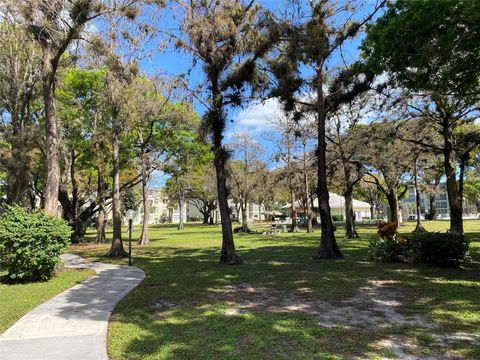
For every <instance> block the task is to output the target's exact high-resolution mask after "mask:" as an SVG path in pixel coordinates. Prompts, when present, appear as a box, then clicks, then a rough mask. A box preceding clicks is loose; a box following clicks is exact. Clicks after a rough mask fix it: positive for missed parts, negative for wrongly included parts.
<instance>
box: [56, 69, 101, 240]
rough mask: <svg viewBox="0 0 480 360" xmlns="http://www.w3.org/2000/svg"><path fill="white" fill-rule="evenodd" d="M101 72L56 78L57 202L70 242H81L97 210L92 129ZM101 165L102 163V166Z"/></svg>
mask: <svg viewBox="0 0 480 360" xmlns="http://www.w3.org/2000/svg"><path fill="white" fill-rule="evenodd" d="M104 75H105V71H103V70H83V69H78V68H69V69H67V70H66V71H65V72H63V74H62V76H59V77H58V80H59V81H58V88H57V100H58V109H57V112H58V115H59V117H61V119H62V123H61V129H62V131H61V137H60V146H61V151H60V153H61V155H62V159H63V161H62V177H61V180H62V181H61V186H60V189H59V201H60V204H61V206H62V210H63V218H64V219H65V220H67V221H68V222H69V224H70V225H71V226H72V229H73V232H72V242H74V243H77V242H79V241H80V240H82V239H83V236H84V234H85V230H86V225H87V222H88V220H89V219H90V218H91V217H92V216H93V214H94V213H95V212H96V210H97V202H96V199H95V196H94V193H95V192H96V191H97V190H98V189H97V187H95V186H94V185H95V180H97V179H95V178H96V177H97V176H96V175H97V174H96V172H97V171H98V165H95V163H96V162H97V161H98V160H99V159H98V157H97V156H96V151H95V150H96V149H95V144H96V140H97V138H96V133H95V130H96V129H95V127H96V126H97V124H96V122H97V120H98V117H99V116H101V104H100V99H99V97H100V94H101V92H102V88H103V80H104ZM102 165H103V164H102Z"/></svg>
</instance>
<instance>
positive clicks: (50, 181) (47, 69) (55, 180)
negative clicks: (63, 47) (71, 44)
mask: <svg viewBox="0 0 480 360" xmlns="http://www.w3.org/2000/svg"><path fill="white" fill-rule="evenodd" d="M53 60H54V55H53V53H52V49H51V48H50V47H49V46H43V69H42V75H43V79H42V82H43V101H44V106H45V130H46V148H45V154H46V163H47V179H46V184H45V204H44V210H45V212H46V213H47V214H48V215H52V216H58V191H59V189H60V150H59V146H58V129H59V125H58V120H57V116H56V108H55V66H54V64H53Z"/></svg>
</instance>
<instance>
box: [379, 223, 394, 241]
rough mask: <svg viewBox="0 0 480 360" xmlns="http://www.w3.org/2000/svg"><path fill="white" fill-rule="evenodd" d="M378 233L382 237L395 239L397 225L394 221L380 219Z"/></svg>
mask: <svg viewBox="0 0 480 360" xmlns="http://www.w3.org/2000/svg"><path fill="white" fill-rule="evenodd" d="M377 233H378V236H380V237H381V238H382V239H385V238H386V239H391V240H393V239H395V236H396V235H397V225H396V224H395V223H392V222H386V221H380V222H379V223H378V225H377Z"/></svg>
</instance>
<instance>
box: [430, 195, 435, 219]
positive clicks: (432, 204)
mask: <svg viewBox="0 0 480 360" xmlns="http://www.w3.org/2000/svg"><path fill="white" fill-rule="evenodd" d="M429 215H430V219H431V220H437V200H436V195H430V210H429Z"/></svg>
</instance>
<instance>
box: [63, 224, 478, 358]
mask: <svg viewBox="0 0 480 360" xmlns="http://www.w3.org/2000/svg"><path fill="white" fill-rule="evenodd" d="M424 225H425V227H426V229H427V230H429V231H445V230H446V229H447V228H448V223H447V222H442V221H436V222H426V223H425V224H424ZM465 227H466V237H467V239H468V240H469V241H470V251H471V257H472V260H471V262H470V263H468V264H465V265H463V266H462V267H461V268H459V269H451V268H439V267H433V266H428V265H413V264H402V263H396V264H378V263H371V262H368V261H367V256H368V242H369V240H371V239H372V238H373V237H377V236H378V235H377V233H376V228H375V227H374V226H371V227H359V228H358V229H357V230H358V232H359V235H360V236H361V238H360V239H355V240H344V239H343V237H344V233H343V231H342V230H341V228H340V227H339V228H338V230H337V231H336V236H337V240H338V242H339V245H340V247H341V249H342V252H343V253H344V254H345V257H344V259H341V260H336V261H325V262H319V261H315V260H313V259H312V258H311V256H312V254H314V252H315V250H316V246H318V242H317V237H318V231H317V234H316V233H314V234H306V233H295V234H291V233H284V234H279V235H278V236H268V235H261V234H260V231H261V229H262V227H253V228H252V229H253V230H254V231H255V230H257V231H258V232H257V233H253V234H238V235H236V238H235V242H236V243H237V244H238V246H237V249H238V251H239V253H240V254H241V256H242V258H243V259H244V260H245V263H244V264H243V265H241V266H236V267H230V266H222V265H219V264H218V251H219V249H218V241H219V239H220V238H221V230H220V227H216V226H200V225H187V226H186V228H185V230H184V231H177V230H176V227H175V226H174V225H171V226H153V227H151V228H150V236H151V241H152V243H151V244H150V245H149V246H144V247H138V246H136V245H134V248H133V254H134V265H136V266H139V267H141V268H142V269H144V270H145V271H146V273H147V276H146V279H145V280H144V282H143V283H142V284H141V285H140V286H139V287H138V288H137V289H135V290H134V291H132V292H131V293H130V294H129V295H128V296H127V297H126V298H125V299H124V300H123V301H122V302H121V303H120V304H119V306H118V307H117V309H116V311H115V313H114V315H113V316H112V318H111V321H110V328H109V336H108V351H109V355H110V357H111V358H112V359H194V358H204V359H206V358H209V359H210V358H222V359H227V358H235V359H270V358H271V359H277V358H291V359H306V358H307V359H311V358H313V359H315V358H319V359H351V358H355V357H358V358H382V357H384V358H401V357H406V356H407V355H409V356H412V358H419V359H422V358H425V359H428V358H430V359H438V358H442V357H444V358H456V357H463V358H471V359H474V358H478V357H479V356H480V342H479V336H480V299H479V296H478V294H479V290H480V272H479V270H480V265H479V261H480V222H479V221H467V222H465ZM135 230H136V231H135V232H134V238H135V237H136V236H139V234H140V233H139V231H137V230H139V229H135ZM412 230H413V224H412V225H406V226H401V227H400V229H399V231H400V234H402V235H406V234H409V233H410V232H411V231H412ZM91 236H92V239H93V237H94V234H93V233H91ZM106 246H107V245H100V244H98V245H97V244H83V245H78V246H75V247H73V248H72V250H73V251H74V252H76V253H79V254H81V255H83V256H86V257H87V258H89V259H91V260H102V261H105V258H104V257H103V255H104V254H105V249H106ZM110 261H115V262H118V263H126V260H124V259H122V260H110Z"/></svg>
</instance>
